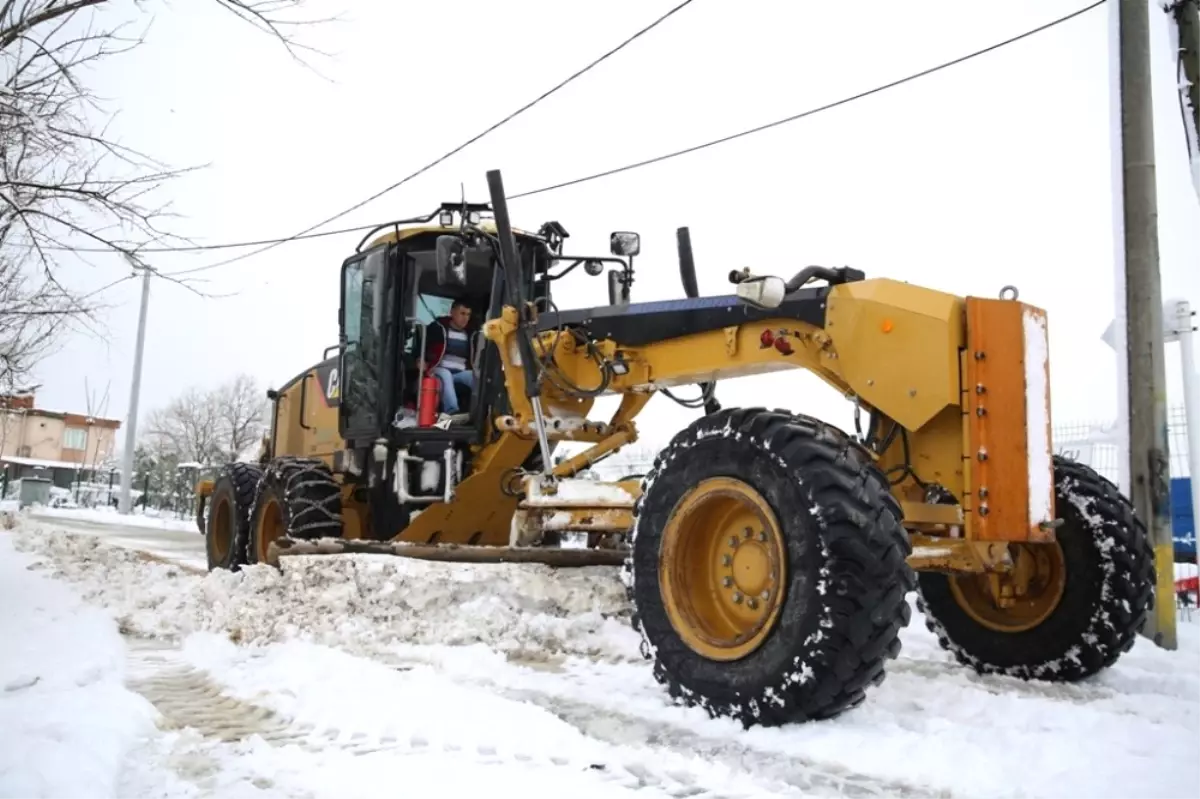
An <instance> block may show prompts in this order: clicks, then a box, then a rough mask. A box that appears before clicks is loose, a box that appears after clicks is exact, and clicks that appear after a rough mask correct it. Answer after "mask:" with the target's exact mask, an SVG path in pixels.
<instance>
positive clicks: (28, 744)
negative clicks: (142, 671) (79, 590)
mask: <svg viewBox="0 0 1200 799" xmlns="http://www.w3.org/2000/svg"><path fill="white" fill-rule="evenodd" d="M32 564H33V559H32V558H30V557H28V556H25V555H22V554H20V553H17V552H15V551H14V549H13V541H12V539H11V536H10V535H7V534H0V607H3V608H4V613H2V614H0V641H3V652H4V654H3V656H2V657H0V796H14V797H16V796H20V797H68V796H111V795H113V794H114V793H115V792H116V790H117V784H118V778H119V775H120V773H121V770H122V768H123V766H124V763H125V760H126V758H127V757H128V755H129V753H130V751H131V750H132V749H133V747H134V745H135V743H136V741H137V740H138V739H139V738H140V737H144V736H147V735H150V734H151V733H153V731H154V719H155V716H156V712H155V710H154V707H153V706H152V705H151V704H150V703H149V702H147V701H146V700H145V699H143V698H142V697H140V696H138V695H137V694H134V693H132V692H131V691H129V690H127V689H126V688H125V685H124V678H125V645H124V643H123V642H122V640H121V635H120V633H119V632H118V629H117V625H116V623H115V622H114V621H113V619H112V617H111V616H110V615H109V614H108V613H106V612H104V611H103V610H101V609H100V608H97V607H92V606H89V605H87V604H85V603H84V602H82V601H81V600H80V599H79V597H78V596H76V595H75V594H74V593H73V592H72V591H71V590H70V589H69V588H68V587H67V586H66V585H64V584H63V583H61V582H58V581H55V580H51V579H48V578H46V577H44V576H42V575H41V574H39V573H38V571H36V570H31V569H32V568H33V566H32Z"/></svg>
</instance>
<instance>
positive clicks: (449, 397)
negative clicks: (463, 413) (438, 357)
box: [433, 366, 475, 413]
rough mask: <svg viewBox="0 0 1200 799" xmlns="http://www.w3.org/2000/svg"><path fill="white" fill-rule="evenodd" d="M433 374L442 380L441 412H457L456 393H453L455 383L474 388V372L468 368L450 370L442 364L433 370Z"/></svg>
mask: <svg viewBox="0 0 1200 799" xmlns="http://www.w3.org/2000/svg"><path fill="white" fill-rule="evenodd" d="M433 376H434V377H436V378H437V379H439V380H441V381H442V413H458V395H457V394H456V393H454V386H455V384H458V385H461V386H466V387H467V388H470V389H472V390H473V389H474V388H475V373H474V372H472V371H471V370H470V369H463V370H462V371H457V372H452V371H450V370H449V369H447V368H446V367H444V366H438V367H436V368H435V369H434V370H433Z"/></svg>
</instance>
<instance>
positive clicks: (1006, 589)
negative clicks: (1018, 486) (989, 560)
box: [950, 541, 1067, 633]
mask: <svg viewBox="0 0 1200 799" xmlns="http://www.w3.org/2000/svg"><path fill="white" fill-rule="evenodd" d="M1009 549H1010V551H1011V552H1012V556H1013V569H1012V571H1011V572H1009V573H1007V574H994V575H988V574H959V575H954V576H952V577H950V593H951V595H953V597H954V600H955V601H956V602H958V605H959V607H961V608H962V609H963V611H964V612H966V614H967V615H968V616H970V617H971V618H972V619H973V620H974V621H975V622H977V623H978V624H981V625H983V626H984V627H986V628H988V629H989V630H995V631H996V632H1002V633H1020V632H1025V631H1027V630H1032V629H1033V628H1034V627H1037V626H1038V625H1039V624H1041V623H1042V622H1044V621H1045V620H1046V619H1047V618H1049V617H1050V614H1051V613H1053V612H1054V609H1055V608H1057V607H1058V603H1059V602H1060V601H1062V595H1063V591H1064V590H1065V588H1066V585H1067V569H1066V559H1065V558H1064V557H1063V551H1062V546H1060V545H1059V543H1058V542H1057V541H1056V542H1054V543H1051V544H1010V545H1009Z"/></svg>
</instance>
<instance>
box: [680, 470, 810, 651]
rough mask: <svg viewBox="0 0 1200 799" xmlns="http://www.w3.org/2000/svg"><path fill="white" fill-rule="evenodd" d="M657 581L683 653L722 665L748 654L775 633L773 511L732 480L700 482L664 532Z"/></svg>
mask: <svg viewBox="0 0 1200 799" xmlns="http://www.w3.org/2000/svg"><path fill="white" fill-rule="evenodd" d="M658 577H659V586H660V590H661V592H662V599H663V605H664V607H665V608H666V612H667V616H668V618H669V619H670V621H671V625H672V626H673V627H674V628H675V632H676V633H678V635H679V636H680V638H682V639H683V641H684V643H685V644H687V646H688V647H690V648H691V649H692V650H693V651H694V652H696V653H697V654H699V655H702V656H703V657H706V658H709V659H711V660H719V661H730V660H737V659H739V658H743V657H745V656H746V655H748V654H750V653H751V652H753V651H754V650H755V649H757V648H758V647H759V646H761V645H762V642H763V641H764V640H766V638H767V636H768V635H770V633H771V630H772V629H774V626H775V622H776V619H777V618H778V616H779V609H780V607H781V606H782V602H781V600H782V594H783V588H784V585H785V581H786V579H787V551H786V548H785V545H784V539H783V532H782V530H781V529H780V526H779V522H778V520H777V519H776V518H775V514H774V512H773V511H772V510H771V506H770V505H768V504H767V501H766V500H765V499H763V497H762V496H761V495H760V494H759V493H758V492H757V491H755V490H754V488H752V487H751V486H750V485H748V484H746V483H744V482H742V481H741V480H738V479H736V478H731V477H714V478H709V479H707V480H704V481H702V482H701V483H700V484H699V485H697V486H695V487H694V488H692V489H691V490H690V491H688V493H687V494H685V495H684V497H683V498H682V499H681V500H680V501H679V504H678V505H677V506H676V508H675V512H674V513H673V514H672V516H671V520H670V521H669V522H668V523H667V526H666V529H665V530H664V531H663V537H662V544H661V547H660V549H659V561H658Z"/></svg>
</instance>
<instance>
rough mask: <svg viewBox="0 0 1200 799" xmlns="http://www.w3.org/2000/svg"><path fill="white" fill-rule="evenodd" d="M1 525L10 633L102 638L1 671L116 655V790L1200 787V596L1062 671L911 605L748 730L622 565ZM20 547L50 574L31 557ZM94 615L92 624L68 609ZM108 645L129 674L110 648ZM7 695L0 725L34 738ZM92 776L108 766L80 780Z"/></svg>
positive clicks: (110, 746) (20, 789) (1150, 791)
mask: <svg viewBox="0 0 1200 799" xmlns="http://www.w3.org/2000/svg"><path fill="white" fill-rule="evenodd" d="M195 536H196V538H197V539H200V541H201V545H202V538H201V537H200V536H199V534H198V533H196V534H195ZM0 540H3V541H4V542H5V543H4V548H0V561H3V563H2V564H0V565H4V568H5V570H4V571H0V578H3V583H2V584H0V589H3V590H4V591H5V596H6V598H9V595H10V594H13V592H17V596H19V597H21V598H20V599H17V600H14V599H13V598H9V602H8V603H7V607H8V608H9V609H10V610H11V609H13V608H17V609H20V613H19V614H14V615H16V616H18V618H13V619H7V620H6V623H8V624H9V625H10V626H13V625H15V628H14V629H13V631H12V632H11V633H8V629H9V628H4V629H3V630H0V634H2V635H3V638H0V640H5V641H10V640H13V637H12V636H14V635H15V636H18V637H19V639H20V640H21V641H22V645H23V646H26V647H29V646H33V647H35V648H36V647H41V648H42V651H45V652H50V651H54V646H55V640H62V639H64V638H71V637H78V638H79V640H86V641H88V644H87V646H89V647H95V650H96V651H95V652H94V653H93V652H92V651H91V650H89V651H88V654H87V657H86V658H85V657H82V656H81V655H80V653H79V651H78V650H79V649H80V645H76V646H75V647H74V650H75V651H73V652H72V653H71V656H70V657H69V658H67V660H68V662H67V663H65V664H58V663H57V662H56V661H55V660H54V659H53V658H50V659H46V660H42V661H36V660H30V663H33V664H40V665H34V666H32V667H29V668H26V666H25V664H24V663H22V664H21V668H20V669H14V668H13V667H11V666H10V665H9V664H8V663H7V661H8V660H11V659H12V658H11V657H10V655H9V654H8V650H6V651H5V655H4V656H3V659H4V661H5V663H4V669H5V671H4V672H3V675H4V677H5V684H7V681H8V680H9V679H10V678H9V676H8V675H9V671H10V670H11V671H14V673H15V671H20V672H21V674H20V675H16V676H15V677H13V678H11V679H15V680H17V681H18V682H21V681H25V682H28V681H29V680H30V679H31V676H30V675H33V676H37V675H39V674H41V671H39V669H41V670H44V671H45V674H46V676H43V678H42V682H38V683H36V684H35V685H33V686H32V687H31V688H29V689H24V690H34V689H36V688H39V687H40V686H42V685H43V682H46V681H49V682H52V683H54V684H62V683H64V681H65V682H69V683H71V684H72V685H73V684H74V683H73V682H71V680H72V679H74V677H75V675H76V674H77V673H79V672H80V670H81V668H83V667H84V664H85V663H86V662H90V661H96V660H97V659H99V660H101V661H102V662H103V663H105V664H108V665H109V666H111V668H109V669H108V670H106V671H103V672H102V673H103V674H104V675H105V678H104V679H105V680H107V682H104V681H101V683H100V684H101V685H103V686H107V687H108V689H110V690H112V691H113V692H115V693H114V694H113V696H112V697H107V699H106V700H105V701H111V702H113V703H114V704H113V710H111V711H110V712H109V713H108V715H109V716H111V717H112V720H111V721H110V720H107V719H106V720H105V721H104V723H105V724H106V725H115V726H118V727H119V728H120V729H121V730H122V732H121V733H120V734H112V735H109V739H110V740H106V741H105V742H104V745H103V747H102V749H103V751H101V752H99V753H98V754H96V755H95V756H94V758H93V759H94V760H96V761H97V762H100V763H103V764H106V768H108V771H107V772H105V773H108V774H109V775H110V777H109V778H110V779H114V780H115V781H116V782H115V785H116V788H115V793H116V795H121V796H163V797H171V798H172V799H173V798H174V797H193V796H210V795H211V796H256V797H276V796H280V797H284V796H286V797H292V796H338V797H341V796H368V795H384V794H387V795H393V794H396V793H401V794H402V793H404V792H405V791H409V792H412V793H413V794H417V793H420V794H424V793H429V792H431V791H434V790H436V791H438V792H439V793H442V792H448V794H449V795H450V796H467V795H472V794H482V793H484V792H485V791H486V792H487V793H489V794H491V793H495V792H496V791H500V792H501V793H502V794H513V795H516V794H517V793H520V794H521V795H534V796H550V795H556V796H557V795H564V796H567V795H570V796H574V795H578V796H615V795H619V794H628V793H629V792H631V791H636V792H637V794H638V795H639V796H641V795H645V796H693V795H696V796H713V797H717V796H721V797H732V796H916V797H923V796H951V797H1127V796H1146V797H1194V796H1197V795H1200V759H1198V758H1197V755H1196V753H1197V748H1198V746H1197V745H1198V742H1200V613H1196V614H1194V616H1193V617H1192V618H1191V619H1190V620H1187V619H1181V622H1180V639H1181V646H1180V649H1179V651H1176V652H1166V651H1163V650H1160V649H1157V648H1155V647H1154V646H1153V645H1152V644H1150V643H1148V642H1145V641H1139V642H1138V644H1137V645H1136V646H1135V647H1134V649H1133V650H1132V651H1131V652H1129V653H1128V654H1126V655H1125V657H1124V658H1122V660H1121V661H1120V662H1119V663H1118V664H1117V666H1115V667H1114V668H1113V669H1111V670H1109V671H1107V672H1105V673H1103V674H1101V675H1099V676H1098V677H1097V678H1096V679H1094V680H1092V681H1089V682H1087V683H1085V684H1079V685H1067V686H1056V685H1047V684H1039V683H1026V682H1021V681H1019V680H1016V679H1012V678H1004V677H980V676H978V675H976V674H974V673H973V672H969V671H967V670H965V669H963V668H961V667H959V666H957V665H955V664H954V663H953V662H952V661H951V659H950V657H949V656H948V655H947V654H946V653H944V652H943V651H942V650H941V649H940V648H939V647H938V646H937V642H936V641H935V640H934V638H933V637H932V636H931V635H930V634H929V633H927V632H926V631H925V629H924V626H923V623H922V620H921V617H920V616H919V614H916V613H914V617H913V624H912V625H911V626H910V627H909V629H908V630H907V631H906V632H905V633H904V649H903V651H902V653H901V655H900V658H899V660H898V661H895V662H894V663H893V664H891V665H890V666H889V670H888V678H887V679H886V680H885V682H884V683H883V684H882V685H881V686H879V687H878V688H877V689H875V690H874V691H872V692H870V693H869V695H868V699H867V701H866V703H865V704H864V705H862V706H861V707H859V708H858V709H856V710H854V711H851V712H849V713H847V714H845V715H843V716H842V717H840V718H838V719H835V720H832V721H829V722H822V723H818V724H807V725H796V726H792V727H788V728H783V729H751V730H748V731H747V730H742V729H741V727H740V726H738V725H736V724H733V723H731V722H727V721H724V720H713V719H709V718H708V717H707V716H706V715H705V714H704V713H703V712H701V711H699V710H694V709H687V708H683V707H678V706H675V705H673V704H672V703H671V702H670V701H669V699H668V697H667V696H666V695H665V693H664V692H663V691H662V690H661V689H660V687H659V686H658V685H657V684H655V682H654V680H653V678H652V676H651V675H650V670H649V667H648V664H646V663H645V661H643V660H642V658H641V656H640V654H639V652H638V639H637V637H636V636H635V635H634V634H633V632H632V631H631V630H630V628H629V621H628V608H627V606H626V603H625V599H624V592H623V589H622V588H621V586H620V581H619V580H618V578H617V575H616V573H615V570H610V569H603V568H596V569H562V570H558V571H552V570H550V569H544V568H537V567H533V566H517V565H490V566H470V565H464V564H436V563H430V562H423V561H413V560H403V559H400V558H394V557H388V556H353V557H352V556H343V557H338V558H332V559H330V558H306V557H294V558H289V559H286V560H285V562H284V564H285V565H284V570H283V571H282V572H279V571H277V570H274V569H271V568H268V567H258V566H256V567H251V568H247V569H244V570H243V571H241V572H239V573H238V574H230V573H226V572H214V573H211V574H197V573H195V572H194V571H191V570H188V569H184V568H181V567H179V566H177V565H174V564H170V563H163V562H159V561H155V560H151V559H146V558H143V557H140V556H139V555H138V554H137V553H136V552H134V551H132V550H131V549H130V548H129V546H130V543H131V542H130V541H129V540H127V539H126V538H124V537H121V538H111V537H106V536H103V535H96V534H92V533H83V532H74V531H67V530H63V529H61V527H58V526H55V525H52V524H50V523H49V522H48V521H46V520H44V519H34V518H30V517H23V518H22V519H21V521H20V524H19V527H18V529H16V530H14V531H12V532H11V533H7V534H5V533H0ZM9 541H11V546H9V545H8V542H9ZM14 550H15V551H16V552H14ZM18 553H19V554H18ZM31 557H33V558H36V560H37V561H38V562H40V563H41V564H43V565H44V568H43V569H42V570H41V573H40V575H53V576H54V577H56V578H58V580H59V581H61V582H50V583H48V582H46V580H45V578H44V576H40V575H37V574H34V573H30V572H26V571H24V567H23V566H22V565H20V564H21V563H22V561H23V560H26V559H28V558H31ZM13 564H18V565H13ZM10 572H12V573H15V574H17V575H19V576H20V577H22V578H24V579H25V581H26V583H28V582H29V581H35V582H36V583H37V586H38V587H37V588H31V587H29V585H27V584H26V583H18V582H15V581H13V580H10V579H9V578H8V577H9V574H10ZM10 584H12V585H16V586H17V587H16V588H12V589H11V590H10V588H9V586H10ZM31 584H32V583H31ZM47 586H49V587H47ZM67 586H69V587H70V589H72V590H73V591H74V592H76V593H77V594H78V595H79V596H81V597H83V599H84V600H86V601H87V602H88V603H90V604H91V605H92V606H93V607H95V608H101V609H103V611H104V612H105V613H107V614H109V615H108V616H105V615H103V613H102V612H100V611H98V610H93V611H90V612H88V613H81V612H79V613H72V615H70V616H69V617H68V616H67V612H66V610H63V609H65V608H68V607H71V605H69V604H60V605H55V606H54V607H56V608H60V610H59V611H58V612H59V617H58V618H59V620H58V621H55V622H54V623H46V621H45V619H43V620H41V621H39V620H37V619H35V618H33V616H32V611H31V610H30V608H31V603H30V601H29V599H28V597H29V596H35V597H41V596H42V595H43V594H45V595H49V592H51V589H53V591H54V592H57V593H56V594H54V596H57V597H59V598H60V599H61V602H62V603H69V602H75V601H76V600H74V599H71V598H70V593H69V592H68V591H67V590H66V587H67ZM38 591H41V592H42V593H38ZM33 604H34V605H38V606H40V604H44V601H43V600H41V599H40V598H39V599H37V600H36V601H35V602H34V603H33ZM85 622H86V624H89V625H92V627H93V628H94V629H93V631H92V632H90V633H85V632H84V631H76V630H74V627H73V626H72V625H82V624H85ZM56 626H57V627H60V628H61V629H56ZM64 630H65V632H64ZM118 630H119V631H120V632H121V633H123V634H124V636H123V637H124V644H123V645H122V644H121V642H120V638H119V637H118V635H117V631H118ZM5 633H8V634H5ZM84 636H87V637H84ZM93 642H94V643H93ZM122 646H123V648H124V657H125V658H126V660H127V663H128V666H127V671H126V672H125V674H124V679H125V682H126V684H127V685H128V686H129V689H128V690H129V691H132V692H133V693H132V694H131V693H129V692H128V691H126V690H125V689H122V688H120V680H121V669H120V664H119V663H117V664H115V665H113V663H112V661H113V658H114V655H113V654H112V653H113V652H114V651H117V650H119V649H120V648H121V647H122ZM114 647H116V648H117V650H114ZM105 653H108V654H105ZM116 659H117V660H120V658H119V657H118V658H116ZM64 669H69V670H70V671H64ZM60 672H61V673H60ZM89 673H90V672H89ZM98 673H100V672H98ZM51 678H52V679H51ZM20 693H21V692H20V691H18V692H17V694H16V695H17V696H18V697H19V696H20ZM8 699H9V697H8V694H7V693H6V694H4V695H2V696H0V702H2V701H6V700H8ZM58 700H59V701H60V702H62V703H65V704H70V703H75V702H77V703H86V702H88V701H91V702H98V701H100V700H99V699H89V698H88V697H87V696H85V695H80V696H78V697H76V696H75V695H74V694H71V693H70V692H65V693H63V695H62V696H61V697H58ZM94 706H95V705H85V704H79V705H78V707H81V708H86V707H94ZM147 707H153V708H155V709H156V712H157V713H158V715H157V717H155V718H157V722H158V724H157V726H153V725H152V724H148V723H147V713H146V708H147ZM3 710H4V706H3V705H0V735H3V740H4V741H7V740H8V739H9V738H14V737H22V736H24V737H26V738H27V737H28V736H27V733H25V732H24V731H23V728H20V729H18V728H15V727H13V725H12V723H11V722H10V721H9V715H8V714H7V713H4V712H3ZM86 713H87V711H86V710H84V711H83V712H82V713H74V714H72V717H78V718H82V717H83V715H86ZM14 718H17V719H20V718H21V716H20V715H18V716H15V717H14ZM26 718H28V716H26ZM97 723H99V722H97ZM81 726H82V725H81ZM10 727H12V728H11V729H10ZM64 734H73V735H79V736H84V737H87V736H88V735H89V733H88V732H87V731H86V730H68V731H67V732H65V733H64ZM50 738H53V736H43V739H45V740H49V739H50ZM31 740H36V739H31ZM131 742H132V743H131ZM28 746H31V747H32V746H34V744H32V743H31V744H28ZM130 746H132V747H133V748H132V749H130V748H129V747H130ZM45 752H52V750H49V749H47V750H45ZM122 752H123V753H124V757H123V759H122V757H121V754H122ZM7 754H8V753H7V752H6V753H4V754H0V758H4V757H5V755H7ZM42 757H43V758H44V760H43V762H47V759H52V758H53V757H55V755H54V754H52V753H51V754H43V755H42ZM35 760H36V758H35V757H34V756H32V755H26V756H23V757H21V758H20V760H19V761H18V760H15V759H14V758H7V759H0V764H3V767H0V795H13V794H17V795H29V794H30V793H31V792H32V793H33V794H34V795H37V792H36V790H33V791H31V790H30V789H25V788H24V786H23V784H20V783H15V782H14V783H10V781H9V780H10V777H9V771H8V769H9V768H10V764H12V763H16V764H17V767H18V770H17V771H16V772H15V773H16V774H17V775H18V776H19V775H21V774H23V773H28V772H29V771H30V767H29V766H28V764H29V763H32V762H35ZM56 762H69V763H72V768H73V767H74V765H73V764H74V760H70V761H56ZM114 763H115V764H116V765H114ZM60 768H61V766H60ZM20 769H24V771H22V770H20ZM101 771H103V770H102V769H101ZM69 776H70V775H66V776H62V777H61V778H63V779H66V778H68V777H69ZM76 776H78V775H76ZM79 778H80V779H83V778H82V777H79ZM94 784H100V783H94ZM13 786H16V787H13ZM72 787H73V786H72ZM84 793H86V794H89V795H103V794H104V793H105V791H103V790H82V789H81V790H78V791H74V792H73V794H74V795H79V794H84ZM59 795H62V794H59Z"/></svg>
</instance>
